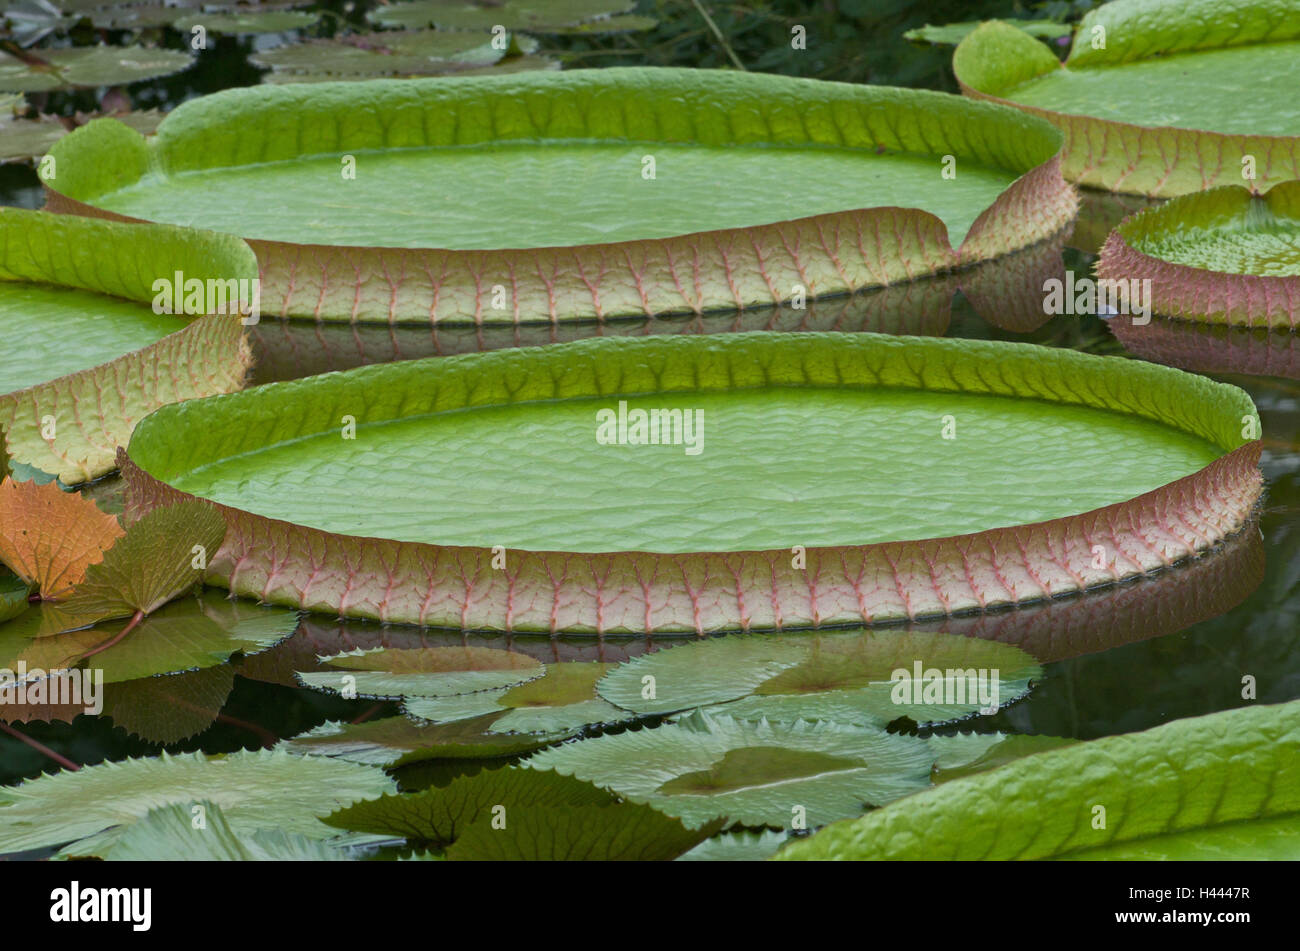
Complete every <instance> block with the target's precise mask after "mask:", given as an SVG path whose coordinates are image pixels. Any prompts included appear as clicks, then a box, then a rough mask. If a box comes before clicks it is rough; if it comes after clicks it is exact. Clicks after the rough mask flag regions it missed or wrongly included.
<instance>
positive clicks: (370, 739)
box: [280, 701, 571, 769]
mask: <svg viewBox="0 0 1300 951" xmlns="http://www.w3.org/2000/svg"><path fill="white" fill-rule="evenodd" d="M411 702H415V701H411ZM498 716H499V714H489V715H487V716H481V717H475V718H472V719H465V720H455V721H452V722H450V723H417V722H415V721H413V720H411V719H409V718H407V717H385V718H383V719H380V720H368V721H366V722H364V723H337V722H330V723H324V724H322V725H321V726H318V727H316V728H315V729H313V730H310V731H308V732H307V733H302V734H299V735H298V736H295V737H293V738H291V739H288V740H284V741H282V742H281V743H280V748H282V749H286V750H288V751H289V752H291V753H303V754H311V755H316V756H333V757H337V758H338V759H344V760H348V761H349V762H353V763H363V764H365V765H367V766H382V767H384V768H386V769H396V768H398V767H400V766H408V765H410V764H411V763H418V762H422V761H424V760H432V759H492V758H495V757H501V756H514V755H516V754H519V753H531V752H532V751H533V750H536V749H539V748H540V747H543V746H547V745H549V744H551V743H554V742H556V741H558V740H562V739H565V738H566V737H568V736H570V735H571V731H566V732H564V733H559V734H555V735H521V734H505V733H493V732H489V727H491V726H492V722H493V721H494V720H495V719H497V717H498Z"/></svg>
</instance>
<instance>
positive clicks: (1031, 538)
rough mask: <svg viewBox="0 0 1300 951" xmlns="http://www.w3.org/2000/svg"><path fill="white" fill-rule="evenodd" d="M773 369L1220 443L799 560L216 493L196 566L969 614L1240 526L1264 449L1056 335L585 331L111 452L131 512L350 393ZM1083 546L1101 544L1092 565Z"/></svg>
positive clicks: (393, 395) (468, 604)
mask: <svg viewBox="0 0 1300 951" xmlns="http://www.w3.org/2000/svg"><path fill="white" fill-rule="evenodd" d="M991 367H996V372H990V370H989V368H991ZM783 386H794V387H801V388H832V389H836V388H844V387H850V388H852V387H866V388H868V389H870V388H873V387H885V388H890V389H901V390H903V391H918V392H919V391H924V390H927V389H934V390H940V391H944V392H949V393H957V394H985V395H989V396H994V395H996V396H1013V397H1022V398H1023V397H1029V396H1032V397H1033V398H1035V399H1037V400H1040V401H1045V402H1046V404H1048V405H1052V404H1055V405H1060V406H1075V407H1079V406H1083V407H1092V408H1096V409H1107V410H1113V411H1115V412H1118V413H1120V414H1123V415H1126V416H1132V417H1137V418H1142V419H1146V420H1152V421H1157V422H1159V423H1161V424H1163V425H1165V426H1169V427H1172V428H1173V429H1175V430H1179V431H1182V432H1184V433H1189V434H1195V435H1196V436H1198V437H1199V438H1201V439H1204V440H1206V441H1207V444H1209V445H1212V446H1213V447H1215V448H1214V452H1217V453H1220V455H1218V457H1217V458H1214V459H1213V460H1212V461H1210V462H1209V464H1208V465H1203V467H1202V468H1199V469H1198V470H1197V471H1191V472H1190V473H1189V474H1187V475H1184V476H1182V477H1179V478H1176V479H1175V480H1174V481H1172V482H1169V483H1168V484H1165V485H1162V486H1159V487H1158V488H1155V489H1152V490H1150V491H1145V492H1142V493H1141V494H1139V495H1136V496H1135V497H1132V498H1127V499H1124V500H1122V501H1117V502H1114V503H1112V504H1108V505H1104V506H1102V507H1100V508H1097V509H1095V510H1091V511H1085V512H1080V513H1078V514H1070V515H1066V516H1063V517H1057V518H1052V519H1050V520H1047V521H1041V522H1035V523H1031V524H1025V525H1013V526H1009V527H997V528H988V529H985V530H981V531H976V532H973V533H972V534H967V535H960V536H953V537H944V538H929V539H924V540H922V539H915V540H906V541H882V542H878V543H874V544H863V545H843V544H836V545H828V546H822V547H809V548H808V549H807V551H806V565H803V566H798V567H797V566H796V564H795V563H794V560H792V558H791V550H790V549H789V548H774V549H771V550H747V551H713V552H709V551H695V552H690V551H688V552H662V551H660V552H656V551H585V552H584V551H562V550H560V551H557V550H516V549H511V550H509V551H507V552H506V553H505V562H504V565H505V566H504V567H501V566H500V565H498V566H497V567H493V559H494V553H493V551H492V549H491V548H489V547H487V546H486V545H484V546H474V545H439V544H430V543H426V542H413V541H396V540H391V539H382V538H363V537H358V536H354V535H347V534H338V533H335V532H330V531H325V530H321V529H315V528H310V527H307V526H304V525H298V524H292V523H289V522H285V521H281V520H277V519H275V518H270V517H267V516H265V515H258V514H253V513H251V512H248V511H244V510H241V509H236V508H233V507H230V506H225V505H222V506H219V507H220V508H221V510H222V512H223V514H224V515H225V517H226V522H227V526H228V531H227V534H226V541H225V544H224V545H223V546H222V548H221V550H220V552H219V553H218V554H217V556H216V557H215V558H214V559H213V560H212V561H211V562H210V571H209V580H212V581H215V582H217V583H220V584H222V585H225V586H228V587H230V589H231V590H233V591H235V592H236V593H239V594H242V595H246V596H250V597H256V598H259V599H261V600H263V601H267V602H272V603H280V604H286V605H292V606H298V607H304V608H308V609H312V610H322V611H337V612H339V613H341V614H343V615H345V616H353V617H368V618H374V619H378V620H383V621H402V622H411V623H420V624H427V625H433V626H445V627H454V628H473V629H486V630H505V631H542V632H558V631H568V632H574V633H591V634H602V633H617V632H635V633H668V632H695V633H703V632H708V631H718V630H769V629H781V628H799V627H815V626H820V625H826V624H832V623H840V624H849V623H872V622H876V621H881V620H886V619H899V618H918V617H925V616H931V615H947V614H954V613H959V612H967V611H981V610H984V609H987V608H990V607H993V606H996V605H1000V604H1011V603H1021V602H1026V601H1033V600H1038V599H1042V598H1048V597H1052V596H1055V595H1058V594H1063V593H1066V592H1070V591H1078V590H1082V589H1087V588H1091V587H1095V586H1099V585H1106V584H1110V583H1113V582H1115V581H1119V580H1122V579H1124V578H1130V577H1134V576H1136V575H1140V574H1143V573H1146V572H1149V571H1152V570H1155V569H1158V568H1163V567H1167V566H1169V565H1171V564H1173V563H1174V562H1177V561H1179V560H1181V559H1184V558H1187V557H1188V556H1190V555H1193V554H1195V553H1197V552H1200V551H1203V550H1205V549H1208V548H1209V547H1211V546H1213V545H1214V544H1216V543H1217V542H1219V541H1221V540H1223V539H1225V538H1226V537H1228V536H1230V535H1231V534H1233V533H1234V532H1236V531H1237V530H1238V529H1240V528H1241V526H1242V525H1243V524H1244V523H1245V521H1246V519H1247V518H1248V517H1249V515H1250V513H1251V511H1252V509H1253V507H1254V505H1255V503H1256V501H1257V499H1258V498H1259V494H1260V488H1261V479H1260V475H1259V472H1258V469H1257V461H1258V457H1259V452H1260V444H1259V442H1258V440H1253V441H1246V440H1245V439H1244V438H1243V419H1245V418H1251V417H1253V416H1254V407H1253V405H1252V404H1251V402H1250V399H1249V397H1247V396H1246V394H1245V393H1243V392H1242V391H1240V390H1237V389H1235V388H1233V387H1229V386H1225V385H1223V384H1217V383H1214V382H1212V381H1209V380H1206V379H1202V378H1197V377H1192V376H1190V375H1187V374H1184V373H1181V372H1180V371H1175V370H1170V369H1168V368H1164V367H1157V366H1154V365H1145V364H1134V363H1132V362H1131V361H1124V360H1114V359H1109V358H1099V357H1092V356H1087V355H1084V354H1079V353H1074V352H1070V351H1056V350H1052V351H1044V350H1042V349H1041V348H1038V347H1027V346H1021V345H1015V344H995V343H989V342H976V341H950V340H933V339H927V338H891V337H882V336H878V335H874V334H785V335H773V334H764V333H759V334H734V335H725V336H721V337H658V338H646V339H642V340H589V341H580V342H578V343H574V344H568V345H563V346H555V347H541V348H535V349H531V350H515V351H498V352H494V353H486V354H472V355H467V356H461V357H450V358H436V359H433V360H425V361H412V362H409V363H401V364H393V365H389V366H382V367H365V368H361V369H359V370H354V371H350V372H349V373H346V374H338V375H332V376H329V377H322V378H317V379H316V380H307V381H299V382H295V383H285V384H276V385H274V386H267V387H260V388H258V389H256V390H250V391H246V392H245V393H242V394H233V395H231V396H228V397H221V398H218V399H214V400H206V401H191V402H190V403H187V404H182V405H180V406H177V407H172V408H165V409H163V410H161V411H159V412H158V413H156V414H154V415H153V416H151V417H150V418H149V419H148V420H147V421H146V422H145V423H144V424H142V426H141V428H140V430H139V431H138V432H137V434H136V436H135V437H134V438H133V440H132V444H131V447H130V454H129V457H128V455H127V454H126V453H123V454H122V456H121V464H122V469H123V473H124V476H125V478H126V481H127V483H128V486H129V492H130V497H131V502H130V506H131V508H130V510H131V511H145V510H148V509H151V508H154V507H157V506H159V505H164V504H168V503H170V502H172V501H176V500H179V499H182V498H187V497H189V496H188V494H187V493H186V492H183V491H181V490H179V489H178V488H176V487H175V486H174V485H172V484H170V483H171V482H172V481H174V480H176V479H177V478H184V477H185V475H186V473H188V472H190V471H191V470H193V469H194V468H195V467H196V466H203V465H205V464H207V463H210V462H212V460H214V459H217V458H223V457H224V458H229V457H231V456H237V455H240V454H241V453H245V452H251V451H254V450H256V449H257V448H258V447H265V446H268V445H278V444H282V443H283V442H285V441H286V440H296V439H300V438H301V437H304V436H307V435H310V434H315V433H329V434H334V435H332V436H331V438H334V436H336V434H337V428H336V427H337V423H338V420H339V418H340V416H341V415H342V414H344V413H346V412H348V411H349V408H351V409H352V410H353V411H356V410H357V408H358V407H364V408H365V412H364V419H365V422H366V423H367V424H373V423H379V422H383V421H392V420H398V419H402V418H408V417H412V416H427V415H428V414H430V413H437V412H445V411H451V410H455V409H464V408H466V407H469V406H475V407H484V406H502V405H507V404H522V403H530V404H531V403H545V402H547V401H553V400H557V399H574V398H582V397H589V396H593V395H599V396H602V397H605V398H608V397H609V396H611V395H614V394H618V393H642V394H644V393H657V394H676V395H678V396H680V395H681V394H684V393H703V392H708V391H715V392H734V391H745V390H749V389H758V388H764V387H768V388H770V387H783ZM187 432H189V433H193V432H201V433H203V434H204V438H203V439H202V440H195V439H193V438H187V437H186V436H185V433H187ZM1198 465H1200V463H1198ZM294 491H297V489H296V488H295V489H294ZM1096 545H1101V546H1102V548H1103V551H1108V552H1110V553H1112V557H1110V558H1109V559H1105V560H1104V565H1103V567H1096V564H1097V558H1096V552H1095V549H1094V546H1096Z"/></svg>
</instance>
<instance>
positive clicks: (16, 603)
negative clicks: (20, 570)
mask: <svg viewBox="0 0 1300 951" xmlns="http://www.w3.org/2000/svg"><path fill="white" fill-rule="evenodd" d="M31 593H32V586H31V585H29V584H28V583H27V582H26V581H24V580H23V579H22V578H19V577H18V576H17V575H16V574H14V573H13V572H12V571H10V570H8V569H7V568H3V569H0V623H3V622H5V621H8V620H10V619H11V618H15V617H17V616H18V615H20V614H22V613H23V612H24V611H26V610H27V608H28V607H29V606H30V605H29V603H28V601H27V598H28V596H29V595H30V594H31Z"/></svg>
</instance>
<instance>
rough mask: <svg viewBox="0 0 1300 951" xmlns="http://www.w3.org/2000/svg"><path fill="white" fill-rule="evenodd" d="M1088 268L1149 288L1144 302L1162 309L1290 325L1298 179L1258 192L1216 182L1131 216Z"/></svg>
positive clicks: (1297, 279) (1296, 267) (1299, 308)
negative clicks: (1095, 264) (1199, 190)
mask: <svg viewBox="0 0 1300 951" xmlns="http://www.w3.org/2000/svg"><path fill="white" fill-rule="evenodd" d="M1097 274H1098V276H1099V277H1102V278H1105V279H1107V280H1111V281H1114V282H1116V284H1117V285H1118V286H1120V287H1126V288H1141V287H1142V286H1145V287H1147V288H1149V291H1148V292H1147V298H1148V299H1147V300H1146V301H1145V303H1146V304H1147V306H1149V307H1150V308H1151V309H1153V310H1154V311H1155V312H1156V313H1159V314H1163V315H1165V316H1167V317H1175V318H1181V319H1184V320H1197V321H1205V322H1208V323H1215V324H1232V325H1237V326H1246V327H1269V328H1284V329H1289V330H1295V329H1296V328H1297V325H1300V181H1291V182H1282V183H1280V184H1278V185H1274V186H1273V187H1272V188H1270V189H1269V190H1268V191H1266V192H1264V193H1262V194H1259V193H1255V192H1252V191H1250V190H1248V189H1246V188H1243V187H1242V186H1240V185H1225V186H1223V187H1222V188H1215V189H1211V190H1210V191H1206V192H1199V193H1197V194H1193V195H1184V196H1182V197H1180V198H1175V199H1173V200H1171V201H1168V202H1166V203H1165V204H1163V205H1160V206H1159V207H1157V208H1151V209H1148V210H1146V211H1144V212H1142V213H1141V214H1138V215H1134V216H1133V217H1131V218H1129V219H1128V220H1126V221H1124V222H1123V223H1122V224H1121V225H1119V226H1118V227H1117V228H1116V229H1115V230H1114V231H1113V232H1111V235H1110V237H1109V238H1107V240H1106V244H1105V246H1104V247H1103V248H1102V250H1101V259H1100V260H1099V261H1098V262H1097ZM1134 329H1135V330H1136V328H1134Z"/></svg>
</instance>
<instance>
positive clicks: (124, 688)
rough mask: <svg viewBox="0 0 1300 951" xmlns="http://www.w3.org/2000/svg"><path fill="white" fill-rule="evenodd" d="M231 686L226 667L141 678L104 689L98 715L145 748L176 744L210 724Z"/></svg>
mask: <svg viewBox="0 0 1300 951" xmlns="http://www.w3.org/2000/svg"><path fill="white" fill-rule="evenodd" d="M234 687H235V668H234V667H232V666H230V665H229V664H223V665H221V666H219V667H208V668H205V669H201V670H191V671H186V672H185V673H181V674H176V675H174V676H171V677H143V678H141V679H139V680H129V681H127V682H126V683H118V684H112V685H110V686H108V687H106V688H105V690H104V711H103V715H104V716H106V717H108V718H109V719H110V720H112V721H113V724H114V725H115V726H120V727H121V728H122V729H124V730H126V732H127V733H130V734H132V735H134V736H138V737H140V738H141V739H142V740H146V741H148V742H150V743H179V742H180V741H181V740H185V739H189V738H190V737H191V736H194V735H195V734H198V733H202V732H203V731H204V730H206V729H207V728H208V727H210V726H211V725H212V724H213V722H214V721H215V720H216V719H217V715H218V714H220V713H221V708H222V707H224V706H225V705H226V700H227V699H228V698H229V697H230V691H231V690H233V689H234Z"/></svg>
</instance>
